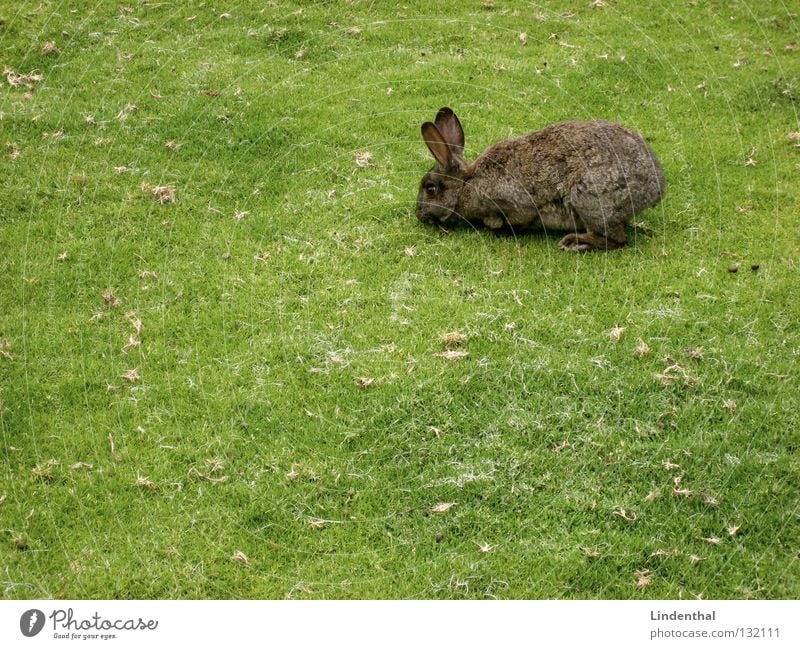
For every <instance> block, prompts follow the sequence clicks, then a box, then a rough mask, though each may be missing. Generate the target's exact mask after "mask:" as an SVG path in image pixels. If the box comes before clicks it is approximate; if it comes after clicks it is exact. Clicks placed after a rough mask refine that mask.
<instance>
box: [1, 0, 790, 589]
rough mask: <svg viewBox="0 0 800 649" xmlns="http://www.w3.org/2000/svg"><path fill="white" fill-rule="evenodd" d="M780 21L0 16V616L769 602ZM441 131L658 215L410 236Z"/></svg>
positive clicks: (710, 17)
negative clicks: (585, 148) (92, 605)
mask: <svg viewBox="0 0 800 649" xmlns="http://www.w3.org/2000/svg"><path fill="white" fill-rule="evenodd" d="M596 4H601V3H596ZM788 6H789V5H788V4H784V3H782V2H779V1H778V2H751V1H740V2H733V3H728V2H726V3H719V2H710V3H684V4H683V5H682V6H681V7H680V11H677V10H676V9H675V5H674V3H671V2H667V1H666V0H658V1H657V2H655V3H646V4H643V3H638V2H634V1H633V0H630V1H629V0H616V1H615V0H607V1H606V2H605V5H604V6H593V5H591V4H590V3H589V2H588V0H586V1H585V2H576V3H557V2H539V3H526V2H499V1H496V2H455V1H452V2H450V1H448V2H440V3H436V8H434V7H433V5H432V4H431V3H423V2H405V3H394V2H383V3H372V2H365V1H362V2H359V1H358V0H354V1H353V2H317V3H293V2H285V1H283V0H281V1H274V2H267V3H264V2H258V3H255V2H254V3H248V2H236V3H231V6H229V7H224V6H222V5H219V6H217V7H216V8H214V6H213V5H210V4H207V3H166V4H158V3H154V4H152V5H149V4H144V3H130V5H128V6H123V5H119V4H118V3H116V2H113V3H112V2H102V1H101V2H74V3H61V2H42V3H33V4H29V3H12V2H8V1H7V0H6V1H5V2H3V3H2V4H0V51H1V52H2V57H0V58H1V59H2V65H3V66H4V69H6V70H8V71H9V72H7V73H6V74H5V75H4V82H3V83H2V85H0V117H1V119H0V145H2V146H4V147H5V149H4V150H3V151H1V153H2V159H0V177H2V179H3V196H2V202H0V248H1V249H2V250H3V251H4V254H3V255H2V257H0V278H2V281H0V344H2V348H1V349H2V351H0V438H2V464H1V465H0V466H1V468H0V499H2V502H0V529H2V532H0V563H2V565H3V566H4V567H3V570H2V576H0V581H2V586H3V591H4V594H5V596H6V597H9V598H47V597H56V598H284V597H299V598H384V597H389V598H485V597H498V598H622V599H627V598H693V597H704V598H730V599H745V598H795V597H797V596H798V594H800V558H799V557H800V555H799V554H798V553H800V509H798V489H797V485H798V484H800V455H798V452H797V451H798V424H799V423H800V422H798V416H797V413H798V411H800V399H799V398H798V385H797V367H798V360H799V359H798V356H799V355H800V351H799V350H800V334H799V332H798V322H800V308H799V307H798V292H797V285H798V284H797V278H798V275H797V273H798V241H800V226H798V219H797V210H798V205H800V189H798V188H799V187H800V183H798V173H800V149H798V148H797V147H796V146H795V145H796V144H797V140H796V139H795V140H792V139H791V137H790V134H792V133H797V132H798V131H800V126H799V125H798V103H797V94H798V93H800V88H798V86H797V84H798V78H800V76H799V73H800V51H798V49H797V48H798V45H797V41H798V40H800V38H798V21H797V16H796V15H793V14H791V13H789V11H788ZM521 33H524V34H526V35H527V43H526V44H523V41H525V40H526V39H525V38H524V37H523V38H521V37H520V34H521ZM47 43H53V44H54V46H55V50H54V49H53V46H49V47H48V46H46V44H47ZM31 74H33V77H31V76H28V77H25V76H23V77H22V78H20V76H19V75H31ZM38 75H40V76H41V78H39V77H38ZM11 82H15V83H16V84H17V85H15V86H12V85H11ZM443 105H450V106H452V107H453V108H454V109H455V110H456V111H457V112H458V113H459V116H460V117H461V119H462V122H463V123H464V125H465V130H466V135H467V154H468V157H472V156H474V155H476V154H477V153H479V152H480V151H481V150H482V149H483V148H484V147H486V146H488V145H489V144H491V143H492V142H494V141H497V140H499V139H502V138H504V137H507V136H509V135H512V134H522V133H525V132H527V131H530V130H534V129H536V128H539V127H542V126H544V125H546V124H548V123H552V122H556V121H559V120H562V119H567V118H607V119H612V120H617V121H620V122H623V123H625V124H627V125H629V126H631V127H633V128H635V129H637V130H639V131H641V132H643V133H644V134H645V135H646V136H647V137H648V139H649V140H650V143H651V146H652V147H653V149H654V150H655V151H656V153H657V154H658V156H659V157H660V159H661V161H662V164H663V166H664V169H665V173H666V177H667V181H668V192H667V196H666V198H665V200H664V201H663V203H662V204H661V205H659V206H657V207H656V208H654V209H653V210H650V211H649V212H648V213H646V214H644V215H642V216H641V220H642V221H643V222H645V223H646V224H647V226H648V229H647V230H643V229H637V230H635V231H634V230H632V231H631V232H630V239H629V240H630V243H631V245H630V246H629V247H628V248H626V249H625V250H623V251H620V252H615V253H612V254H608V255H605V254H587V255H571V254H567V253H562V252H559V251H558V250H557V249H556V247H555V242H556V241H557V236H558V235H557V234H556V235H554V236H550V237H548V236H544V235H542V236H536V235H530V236H524V237H518V238H514V237H496V236H494V235H491V234H488V233H486V232H482V231H469V230H455V231H452V232H450V233H444V232H442V231H439V230H435V229H430V228H426V227H424V226H422V225H420V224H419V223H417V222H416V220H415V218H414V216H413V202H414V198H415V195H416V188H417V183H418V181H419V178H420V177H421V176H422V174H423V173H424V171H425V170H427V169H428V167H429V166H430V164H431V160H430V159H429V154H428V153H427V151H426V149H425V147H424V145H423V143H422V141H421V139H420V137H419V124H420V123H421V122H422V121H424V120H428V119H431V118H432V117H433V115H434V114H435V111H436V109H438V108H439V107H440V106H443ZM794 137H798V136H794ZM368 154H371V155H368ZM753 264H757V265H758V269H757V270H752V269H751V265H753ZM733 267H735V268H736V269H737V270H738V272H735V273H734V272H731V270H732V269H733ZM453 333H456V334H460V335H458V336H454V335H450V336H448V337H446V338H444V339H443V338H442V337H443V336H446V335H447V334H453ZM448 350H450V351H462V352H466V353H467V355H466V356H463V354H462V355H461V356H463V357H461V358H452V356H453V355H452V354H451V355H450V356H451V358H448V357H447V355H445V356H442V353H443V352H445V351H448ZM455 356H458V355H455ZM131 370H135V371H133V372H132V371H131Z"/></svg>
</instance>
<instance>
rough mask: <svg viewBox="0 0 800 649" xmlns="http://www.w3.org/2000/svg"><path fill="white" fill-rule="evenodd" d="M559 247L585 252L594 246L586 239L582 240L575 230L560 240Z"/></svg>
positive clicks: (569, 250) (570, 250)
mask: <svg viewBox="0 0 800 649" xmlns="http://www.w3.org/2000/svg"><path fill="white" fill-rule="evenodd" d="M558 249H559V250H566V251H568V252H585V251H587V250H591V249H592V246H591V245H589V244H588V243H586V242H585V241H582V240H581V238H580V237H579V236H578V235H577V234H575V233H574V232H573V233H572V234H568V235H567V236H565V237H564V238H563V239H561V241H559V242H558Z"/></svg>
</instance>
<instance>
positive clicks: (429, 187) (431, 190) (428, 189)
mask: <svg viewBox="0 0 800 649" xmlns="http://www.w3.org/2000/svg"><path fill="white" fill-rule="evenodd" d="M425 191H426V192H428V196H433V195H434V194H435V193H436V185H425Z"/></svg>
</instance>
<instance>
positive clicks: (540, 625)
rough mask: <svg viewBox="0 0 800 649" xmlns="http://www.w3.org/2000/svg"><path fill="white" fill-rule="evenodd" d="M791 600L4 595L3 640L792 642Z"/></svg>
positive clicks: (799, 630) (113, 643) (234, 644)
mask: <svg viewBox="0 0 800 649" xmlns="http://www.w3.org/2000/svg"><path fill="white" fill-rule="evenodd" d="M799 620H800V604H798V602H795V601H778V602H763V601H757V602H740V601H722V602H713V601H712V602H705V601H680V602H678V601H653V602H648V601H633V602H609V601H577V602H569V601H512V602H499V601H486V602H477V601H466V602H451V601H425V602H423V601H363V602H362V601H334V602H320V601H266V602H263V601H191V602H188V601H51V600H33V601H3V602H0V647H3V648H12V647H30V648H33V647H53V646H59V647H65V648H66V647H78V646H80V647H98V646H107V647H114V648H116V649H122V648H123V647H136V648H137V649H139V648H141V647H146V648H147V649H156V648H158V647H169V648H170V649H174V648H175V647H181V646H197V647H225V648H226V649H228V648H230V649H239V648H243V647H281V648H284V647H289V648H291V649H295V648H297V649H302V648H304V647H309V648H311V647H313V648H314V649H320V647H328V646H343V647H348V648H352V649H361V648H363V649H376V648H380V649H383V648H389V649H392V648H395V647H397V648H400V647H402V648H403V649H406V648H408V647H425V648H427V647H431V648H434V649H450V648H451V647H457V648H458V649H470V648H472V647H474V648H475V649H478V648H480V649H486V648H487V647H498V646H499V647H503V648H504V649H506V648H511V647H525V648H528V647H530V648H535V647H546V648H547V649H550V648H551V647H562V646H567V643H569V645H570V646H572V645H573V643H574V644H577V643H580V645H579V646H583V647H591V648H592V649H594V648H596V647H613V648H614V649H625V648H627V647H631V648H636V649H641V648H642V647H653V648H661V647H681V646H684V647H720V648H726V649H727V648H728V647H745V648H746V647H753V648H755V647H763V648H765V649H767V648H768V649H773V648H774V649H778V648H779V647H792V649H797V647H800V622H799Z"/></svg>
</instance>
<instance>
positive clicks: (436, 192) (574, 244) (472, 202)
mask: <svg viewBox="0 0 800 649" xmlns="http://www.w3.org/2000/svg"><path fill="white" fill-rule="evenodd" d="M422 137H423V139H424V141H425V143H426V145H427V146H428V149H429V150H430V152H431V154H432V155H433V157H434V159H435V160H436V165H435V166H434V167H433V169H432V170H431V171H429V172H428V173H427V174H425V176H424V177H423V178H422V181H421V182H420V186H419V193H418V196H417V206H416V215H417V218H418V219H419V220H420V221H422V222H423V223H429V224H439V225H441V224H445V223H454V222H458V221H466V222H468V223H471V224H473V225H481V224H482V225H484V226H486V227H488V228H490V229H492V230H501V229H511V230H512V231H517V230H528V229H534V230H545V231H548V230H560V231H568V232H569V234H567V235H566V236H564V237H563V238H562V239H561V241H560V242H559V244H558V246H559V248H561V249H562V250H571V251H583V250H612V249H614V248H620V247H622V246H624V245H625V238H626V237H625V225H626V223H627V222H628V221H629V220H630V219H631V218H632V217H633V216H634V215H636V214H638V213H639V212H642V211H643V210H645V209H647V208H649V207H652V206H653V205H656V204H657V203H658V202H659V201H660V200H661V199H662V197H663V196H664V190H665V181H664V172H663V170H662V169H661V164H660V163H659V161H658V159H657V158H656V156H655V154H654V153H653V152H652V151H651V149H650V147H649V146H648V145H647V144H646V143H645V141H644V138H643V137H642V136H641V135H639V134H638V133H636V132H634V131H632V130H630V129H628V128H625V127H624V126H622V125H620V124H616V123H613V122H606V121H601V120H596V121H568V122H561V123H559V124H553V125H552V126H547V127H545V128H543V129H542V130H540V131H536V132H534V133H529V134H528V135H523V136H522V137H517V138H513V139H510V140H504V141H502V142H498V143H497V144H493V145H492V146H490V147H489V148H488V149H486V151H484V152H483V153H482V154H481V155H480V156H478V158H477V159H476V160H475V161H474V162H473V163H472V164H469V163H468V162H467V161H466V160H465V159H464V130H463V128H462V127H461V123H460V122H459V120H458V117H457V116H456V114H455V113H454V112H453V111H452V110H451V109H450V108H447V107H445V108H442V109H440V110H439V112H438V113H437V115H436V119H435V121H434V122H425V123H424V124H423V125H422Z"/></svg>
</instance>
